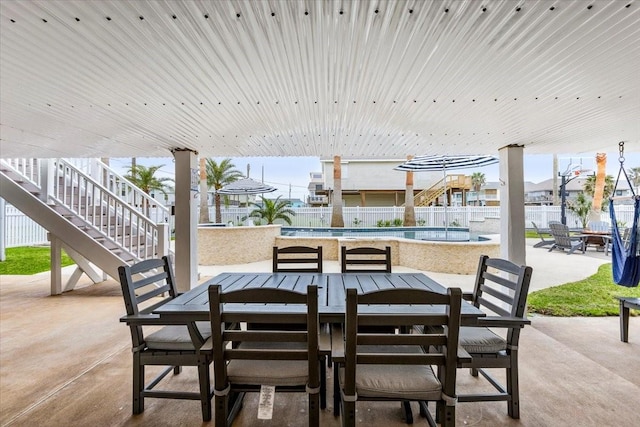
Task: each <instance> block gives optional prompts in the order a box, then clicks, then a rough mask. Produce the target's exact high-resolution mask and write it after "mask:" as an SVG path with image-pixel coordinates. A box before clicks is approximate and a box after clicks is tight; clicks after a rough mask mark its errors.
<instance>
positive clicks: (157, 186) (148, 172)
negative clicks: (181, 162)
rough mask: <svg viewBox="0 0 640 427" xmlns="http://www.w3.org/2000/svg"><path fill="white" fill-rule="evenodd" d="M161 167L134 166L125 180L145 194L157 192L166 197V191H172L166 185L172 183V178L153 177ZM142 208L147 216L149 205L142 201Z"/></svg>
mask: <svg viewBox="0 0 640 427" xmlns="http://www.w3.org/2000/svg"><path fill="white" fill-rule="evenodd" d="M163 167H164V165H158V166H149V167H146V166H142V165H138V164H136V165H133V166H131V167H130V168H129V170H128V173H127V175H125V178H126V179H127V180H129V181H130V182H131V183H132V184H133V185H135V186H136V187H138V188H139V189H140V190H142V191H143V192H144V193H146V194H151V192H152V191H159V192H160V193H162V194H164V195H165V196H166V195H167V190H172V188H171V186H170V185H167V184H166V183H167V182H170V181H171V182H173V178H168V177H161V178H158V177H157V176H155V175H156V172H158V170H160V169H161V168H163ZM142 208H143V210H144V212H146V214H147V216H148V215H149V205H148V204H147V201H146V200H143V201H142Z"/></svg>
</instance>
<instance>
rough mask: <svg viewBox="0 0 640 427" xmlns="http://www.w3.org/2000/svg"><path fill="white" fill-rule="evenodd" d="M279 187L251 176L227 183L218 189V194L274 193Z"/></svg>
mask: <svg viewBox="0 0 640 427" xmlns="http://www.w3.org/2000/svg"><path fill="white" fill-rule="evenodd" d="M276 190H277V188H275V187H272V186H270V185H266V184H264V183H262V182H258V181H256V180H254V179H251V178H243V179H239V180H237V181H234V182H232V183H231V184H227V185H225V186H224V187H222V188H221V189H220V190H218V194H229V195H231V194H233V195H243V194H244V195H247V196H249V195H254V194H262V193H272V192H274V191H276Z"/></svg>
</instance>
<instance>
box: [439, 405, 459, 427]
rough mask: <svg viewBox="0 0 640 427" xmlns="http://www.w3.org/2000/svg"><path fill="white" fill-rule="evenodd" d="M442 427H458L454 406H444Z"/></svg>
mask: <svg viewBox="0 0 640 427" xmlns="http://www.w3.org/2000/svg"><path fill="white" fill-rule="evenodd" d="M440 425H441V426H442V427H453V426H455V425H456V407H455V406H453V405H443V410H442V417H440Z"/></svg>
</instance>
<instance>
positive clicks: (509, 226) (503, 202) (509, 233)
mask: <svg viewBox="0 0 640 427" xmlns="http://www.w3.org/2000/svg"><path fill="white" fill-rule="evenodd" d="M523 151H524V150H523V147H522V146H519V145H509V146H506V147H503V148H501V149H500V150H499V153H500V256H501V257H502V258H506V259H508V260H510V261H511V262H514V263H516V264H522V265H524V264H526V256H525V245H526V243H525V235H524V232H525V221H524V168H523Z"/></svg>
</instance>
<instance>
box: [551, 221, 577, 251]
mask: <svg viewBox="0 0 640 427" xmlns="http://www.w3.org/2000/svg"><path fill="white" fill-rule="evenodd" d="M549 232H550V233H551V235H552V236H553V238H554V239H555V241H556V245H557V246H559V247H563V248H570V247H571V244H572V240H571V237H570V233H569V227H568V226H567V225H565V224H563V223H561V222H558V221H549Z"/></svg>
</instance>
